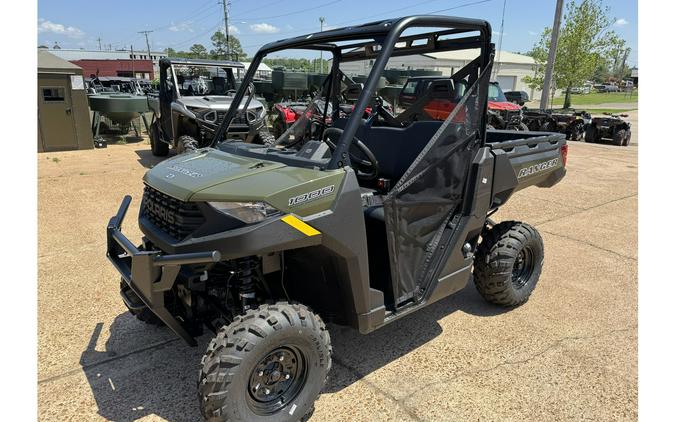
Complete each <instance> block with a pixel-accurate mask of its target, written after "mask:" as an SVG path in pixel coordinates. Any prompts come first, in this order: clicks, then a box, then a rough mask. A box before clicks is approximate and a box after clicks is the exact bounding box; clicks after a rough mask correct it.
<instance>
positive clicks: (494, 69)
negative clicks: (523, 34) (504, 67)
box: [492, 0, 506, 79]
mask: <svg viewBox="0 0 675 422" xmlns="http://www.w3.org/2000/svg"><path fill="white" fill-rule="evenodd" d="M505 13H506V0H504V6H503V7H502V24H501V26H500V27H499V44H497V57H496V58H495V62H496V63H495V66H492V78H493V79H495V78H496V77H497V74H498V73H499V66H500V65H501V60H500V55H501V52H502V37H503V36H504V14H505Z"/></svg>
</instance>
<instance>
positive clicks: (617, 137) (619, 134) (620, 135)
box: [612, 129, 626, 147]
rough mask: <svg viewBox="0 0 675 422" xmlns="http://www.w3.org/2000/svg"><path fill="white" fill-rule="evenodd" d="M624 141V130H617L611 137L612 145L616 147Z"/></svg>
mask: <svg viewBox="0 0 675 422" xmlns="http://www.w3.org/2000/svg"><path fill="white" fill-rule="evenodd" d="M625 140H626V129H619V130H617V131H616V132H615V133H614V136H613V137H612V143H613V144H614V145H616V146H618V147H620V146H622V145H623V144H624V142H625Z"/></svg>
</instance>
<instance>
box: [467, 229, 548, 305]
mask: <svg viewBox="0 0 675 422" xmlns="http://www.w3.org/2000/svg"><path fill="white" fill-rule="evenodd" d="M486 230H487V232H483V235H482V242H481V243H480V244H479V245H478V250H477V251H476V259H475V261H474V270H473V272H474V283H475V284H476V288H477V289H478V292H479V293H480V294H481V296H483V298H484V299H485V300H487V301H488V302H490V303H494V304H495V305H501V306H518V305H521V304H523V303H525V302H527V300H528V299H529V297H530V295H531V294H532V291H533V290H534V288H535V287H536V285H537V281H538V280H539V275H540V274H541V269H542V264H543V262H544V242H543V241H542V239H541V236H540V235H539V232H537V230H536V229H535V228H534V227H532V226H530V225H529V224H525V223H521V222H519V221H504V222H502V223H499V224H497V225H495V226H494V227H492V228H491V229H486Z"/></svg>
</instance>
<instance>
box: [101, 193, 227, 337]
mask: <svg viewBox="0 0 675 422" xmlns="http://www.w3.org/2000/svg"><path fill="white" fill-rule="evenodd" d="M130 203H131V196H129V195H127V196H125V197H124V199H123V200H122V204H121V205H120V208H119V210H118V211H117V214H116V215H114V216H113V217H112V218H111V219H110V221H109V222H108V227H107V237H108V247H107V253H106V255H107V256H108V259H109V260H110V262H112V264H113V265H114V266H115V268H116V269H117V271H118V272H119V273H120V275H121V276H122V279H123V280H124V282H125V283H127V284H128V285H129V288H131V290H132V291H133V292H134V293H136V295H137V296H138V297H139V298H140V299H141V300H142V301H143V304H144V305H145V306H147V307H148V308H149V309H150V310H151V311H152V312H153V313H154V314H155V315H157V317H158V318H159V319H160V320H162V322H164V324H166V325H167V326H168V327H169V328H171V329H172V330H173V331H174V332H175V333H176V334H177V335H178V336H179V337H181V338H182V339H183V340H185V341H186V342H187V343H188V344H189V345H190V346H196V345H197V342H196V341H195V339H194V338H193V337H192V336H191V335H190V334H189V333H188V332H187V330H186V329H185V328H184V327H183V325H181V323H180V322H178V321H177V320H176V319H175V318H174V317H173V315H171V313H170V312H169V311H168V310H167V309H166V307H165V306H164V292H167V291H169V290H171V289H172V288H173V286H174V284H175V283H176V278H177V277H178V273H179V272H180V269H181V266H183V265H190V264H210V263H216V262H218V261H220V259H221V256H220V253H219V252H218V251H210V252H196V253H184V254H174V255H165V254H163V253H162V252H161V251H145V250H140V249H138V248H137V247H136V246H135V245H134V244H133V243H131V241H130V240H129V239H128V238H127V237H126V236H125V235H124V234H123V233H122V230H121V226H122V221H123V220H124V216H125V215H126V213H127V210H128V209H129V204H130ZM121 295H122V300H124V302H125V303H126V304H127V306H129V308H132V309H139V308H140V309H142V307H143V305H141V304H139V303H138V301H134V300H133V299H132V298H130V297H129V296H128V295H127V294H125V293H124V292H121Z"/></svg>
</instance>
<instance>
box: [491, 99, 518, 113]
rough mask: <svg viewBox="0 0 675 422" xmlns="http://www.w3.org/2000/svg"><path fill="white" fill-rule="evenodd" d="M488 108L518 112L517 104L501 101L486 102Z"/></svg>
mask: <svg viewBox="0 0 675 422" xmlns="http://www.w3.org/2000/svg"><path fill="white" fill-rule="evenodd" d="M488 108H489V109H490V110H508V111H517V110H520V106H519V105H518V104H514V103H511V102H501V101H488Z"/></svg>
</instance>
